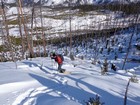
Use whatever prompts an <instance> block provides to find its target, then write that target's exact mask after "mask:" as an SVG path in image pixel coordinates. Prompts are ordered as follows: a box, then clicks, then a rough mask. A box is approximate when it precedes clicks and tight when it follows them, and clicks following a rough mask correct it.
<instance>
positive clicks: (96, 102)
mask: <svg viewBox="0 0 140 105" xmlns="http://www.w3.org/2000/svg"><path fill="white" fill-rule="evenodd" d="M104 104H105V103H104V102H103V103H102V102H100V97H99V96H98V95H96V96H95V98H90V99H89V100H88V102H86V105H104Z"/></svg>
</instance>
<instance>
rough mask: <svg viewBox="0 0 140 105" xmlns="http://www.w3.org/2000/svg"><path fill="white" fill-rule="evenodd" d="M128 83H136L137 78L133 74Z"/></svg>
mask: <svg viewBox="0 0 140 105" xmlns="http://www.w3.org/2000/svg"><path fill="white" fill-rule="evenodd" d="M130 81H131V82H134V83H138V81H139V80H138V78H137V76H136V75H135V74H134V75H133V76H132V77H131V78H130Z"/></svg>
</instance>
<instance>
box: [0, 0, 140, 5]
mask: <svg viewBox="0 0 140 105" xmlns="http://www.w3.org/2000/svg"><path fill="white" fill-rule="evenodd" d="M23 1H24V3H25V4H30V3H32V1H34V2H35V3H42V4H44V5H45V6H52V5H55V6H56V5H61V6H68V5H69V4H71V5H84V4H102V3H132V2H134V3H137V2H140V0H23ZM0 2H1V1H0ZM4 2H6V3H8V4H10V3H16V0H4Z"/></svg>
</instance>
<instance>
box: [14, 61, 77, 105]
mask: <svg viewBox="0 0 140 105" xmlns="http://www.w3.org/2000/svg"><path fill="white" fill-rule="evenodd" d="M37 65H39V66H40V64H37ZM18 68H24V69H25V68H26V70H28V71H30V73H33V74H36V75H37V76H40V77H43V78H51V79H52V80H55V82H57V83H58V86H56V85H53V86H50V85H48V86H50V87H39V88H36V89H29V90H28V91H26V92H24V93H22V94H21V95H19V96H18V97H17V98H16V100H15V101H14V103H13V104H12V105H34V104H36V100H37V98H39V97H40V96H42V95H43V94H45V93H47V94H49V93H51V92H55V93H56V94H58V95H61V96H63V97H64V98H66V99H68V100H74V101H77V100H75V99H74V98H73V97H71V96H69V95H67V94H64V93H61V92H60V91H55V90H59V89H61V90H63V89H64V88H67V81H68V80H67V79H64V77H63V76H59V75H60V74H59V73H58V72H57V71H54V70H53V71H51V72H50V74H46V73H43V74H39V73H38V72H36V71H33V70H41V69H40V68H39V67H32V68H29V67H28V66H27V65H22V66H18ZM42 68H43V69H46V68H45V67H44V66H43V67H42ZM46 71H47V69H46Z"/></svg>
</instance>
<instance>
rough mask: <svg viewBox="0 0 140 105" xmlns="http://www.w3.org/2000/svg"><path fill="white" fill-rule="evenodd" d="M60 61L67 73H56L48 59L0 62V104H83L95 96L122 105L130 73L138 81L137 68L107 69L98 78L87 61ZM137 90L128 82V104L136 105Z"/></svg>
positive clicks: (97, 71)
mask: <svg viewBox="0 0 140 105" xmlns="http://www.w3.org/2000/svg"><path fill="white" fill-rule="evenodd" d="M64 58H65V61H64V64H63V68H64V69H66V70H67V71H71V72H72V73H71V74H68V75H64V74H60V73H58V72H57V71H56V69H57V64H56V63H55V62H54V61H53V60H52V59H50V58H49V57H47V58H34V59H32V60H24V61H18V62H16V63H13V62H5V63H0V77H1V79H0V90H1V91H0V97H1V98H0V105H56V104H57V105H85V102H87V101H88V100H89V98H90V97H95V95H96V94H98V95H99V96H100V100H101V102H105V105H117V104H118V105H123V101H124V94H125V89H126V85H127V83H128V80H129V79H130V77H131V76H132V73H133V71H134V70H138V72H139V74H138V80H140V71H139V70H140V65H137V66H136V67H135V68H131V71H132V72H128V73H126V72H125V71H124V70H117V72H113V71H111V70H110V71H109V72H108V74H107V75H101V68H100V67H99V66H95V65H93V64H91V61H90V60H80V59H78V58H77V59H76V60H75V61H71V60H70V59H69V58H68V57H66V56H65V57H64ZM74 65H77V66H76V67H75V66H74ZM130 65H131V64H130ZM139 90H140V83H133V82H130V86H129V89H128V101H127V103H128V105H140V91H139ZM116 103H117V104H116Z"/></svg>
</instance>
